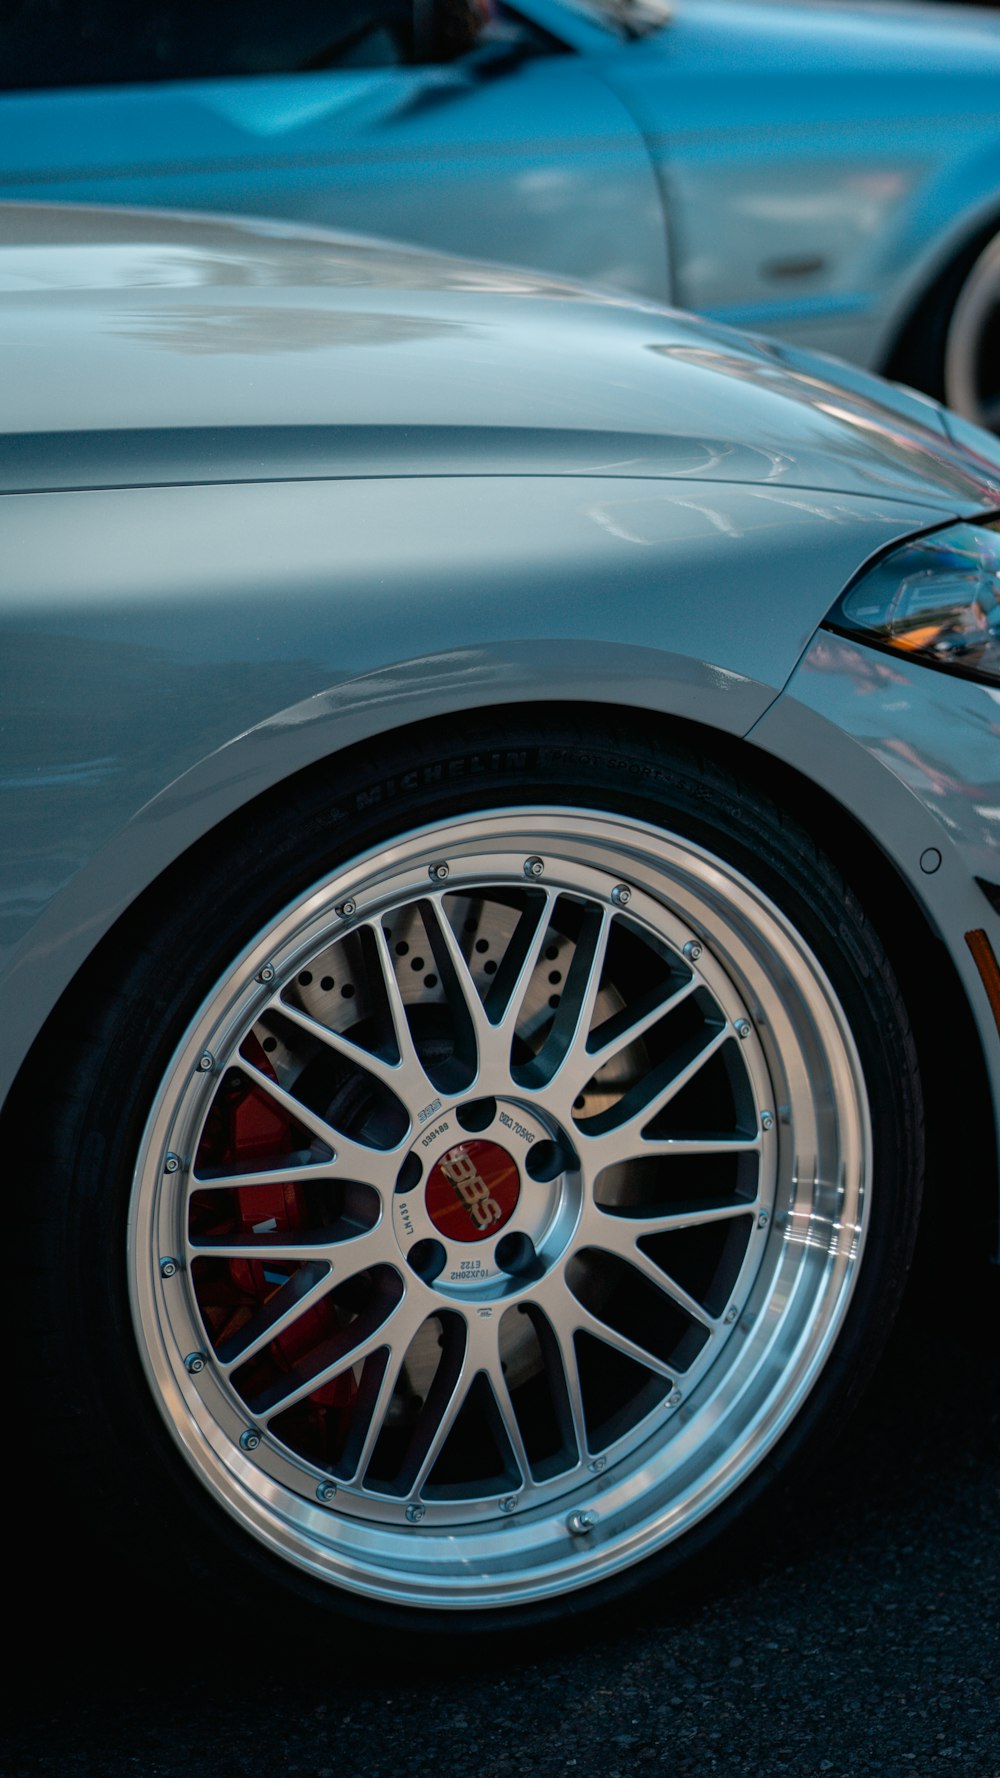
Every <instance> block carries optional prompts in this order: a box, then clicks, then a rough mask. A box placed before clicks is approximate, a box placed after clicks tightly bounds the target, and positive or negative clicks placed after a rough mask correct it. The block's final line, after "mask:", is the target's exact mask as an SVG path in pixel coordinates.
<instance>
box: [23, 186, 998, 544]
mask: <svg viewBox="0 0 1000 1778" xmlns="http://www.w3.org/2000/svg"><path fill="white" fill-rule="evenodd" d="M0 327H2V337H3V339H4V342H5V349H6V355H7V362H6V365H5V368H4V404H3V419H2V425H3V431H2V432H0V487H2V488H5V489H7V490H8V491H11V490H14V489H29V488H44V487H91V486H116V485H137V484H150V483H160V482H171V481H181V480H184V481H188V480H209V481H212V480H216V481H236V480H263V479H271V478H274V477H285V478H298V477H302V476H313V477H315V476H324V475H334V476H345V475H348V476H350V475H355V476H358V475H373V474H401V475H402V474H405V475H414V474H457V475H462V474H490V473H504V474H511V473H522V474H533V475H572V474H595V473H600V474H604V475H622V476H629V477H634V476H650V477H657V478H667V479H690V480H697V481H702V482H704V481H710V482H720V483H725V482H739V483H755V484H767V485H768V487H770V488H773V489H778V488H782V487H784V488H789V489H792V488H796V489H816V490H830V491H838V492H842V493H854V494H869V495H873V496H876V495H877V496H879V497H881V498H882V499H899V500H907V501H913V500H914V499H919V500H920V501H922V502H923V503H925V504H927V503H931V504H933V505H934V506H935V507H941V508H943V509H947V510H949V511H952V510H953V511H955V512H969V511H974V510H981V509H983V508H984V507H987V506H992V505H994V504H997V503H998V501H1000V448H998V447H997V445H996V442H995V441H994V440H992V439H990V438H988V437H987V436H986V435H985V434H979V433H975V432H973V433H972V435H971V436H972V448H971V449H970V448H968V445H966V446H962V445H959V444H958V443H956V442H955V441H954V440H953V439H952V438H951V436H950V435H949V433H948V430H947V425H946V422H945V419H944V416H943V413H942V410H941V409H940V408H938V407H937V406H936V405H935V404H934V403H933V402H929V401H926V400H924V399H923V398H922V397H919V396H916V395H914V394H911V393H909V392H904V391H901V390H893V389H891V388H890V387H889V386H888V385H886V384H882V383H879V382H877V381H876V380H875V379H873V378H870V377H867V376H865V375H863V374H862V373H859V372H857V371H852V370H849V369H848V368H847V367H846V366H841V365H835V364H834V363H833V362H832V361H830V360H825V359H819V358H814V357H810V356H807V355H805V354H799V353H794V352H791V351H789V350H788V349H786V348H783V347H779V346H776V345H772V344H770V343H767V342H764V341H760V340H750V339H747V338H745V337H744V336H742V335H740V334H738V333H735V332H733V331H732V330H730V329H726V328H723V327H719V326H715V325H708V324H704V323H701V322H698V321H697V320H695V319H693V318H691V317H688V316H684V315H680V314H677V313H675V312H672V311H669V310H664V309H661V308H658V307H656V306H655V305H652V304H647V303H642V302H636V301H633V300H629V299H627V298H624V297H621V296H616V295H614V294H604V293H601V292H594V291H589V290H586V289H583V288H582V287H578V286H575V285H572V284H569V283H562V282H559V281H556V280H553V279H550V278H543V277H538V276H532V275H530V274H524V273H521V272H515V271H508V270H506V269H503V268H497V267H493V266H488V265H483V264H478V263H473V262H469V263H466V262H462V261H457V260H451V259H447V258H444V257H443V256H439V255H435V254H428V253H422V252H416V251H411V250H409V249H406V248H402V247H398V246H395V245H392V244H389V243H378V242H371V241H367V240H361V239H351V238H339V237H334V236H330V235H327V234H323V233H319V232H316V233H312V234H310V233H309V232H307V231H301V230H297V229H293V228H288V227H285V226H283V225H280V224H277V223H274V224H272V223H266V222H261V223H255V222H251V223H246V222H243V221H229V220H225V219H220V218H215V217H187V216H184V217H180V216H172V215H168V214H164V213H162V212H161V213H152V212H151V213H148V214H147V213H140V212H129V211H99V210H87V209H83V208H80V209H72V210H68V209H67V210H62V209H56V208H52V209H48V208H45V207H42V206H20V205H12V206H9V207H4V208H3V209H2V210H0Z"/></svg>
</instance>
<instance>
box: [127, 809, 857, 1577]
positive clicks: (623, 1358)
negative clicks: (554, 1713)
mask: <svg viewBox="0 0 1000 1778" xmlns="http://www.w3.org/2000/svg"><path fill="white" fill-rule="evenodd" d="M869 1150H870V1136H869V1130H868V1114H867V1101H866V1096H865V1091H864V1086H863V1082H862V1078H861V1071H860V1065H859V1062H858V1059H857V1054H856V1051H855V1048H854V1044H853V1040H852V1038H851V1034H850V1031H849V1028H848V1025H847V1021H846V1018H845V1016H844V1014H843V1012H842V1009H841V1008H840V1006H839V1003H838V1000H837V997H836V995H835V993H834V991H833V989H832V988H831V985H830V983H829V981H828V979H827V978H826V976H825V975H824V973H823V971H822V969H821V968H820V966H819V964H818V962H817V960H816V959H815V957H814V956H813V955H812V953H811V952H810V950H809V949H808V947H807V946H806V945H805V944H804V943H803V941H802V940H801V938H800V937H799V936H798V935H797V934H796V932H795V931H794V930H793V928H792V927H791V925H790V924H789V922H788V920H787V919H786V918H785V916H784V915H783V914H782V913H781V912H780V911H779V909H778V908H777V907H776V906H775V905H774V904H773V902H771V901H770V900H768V899H767V898H766V897H765V896H764V895H763V894H762V893H761V892H760V891H759V890H758V889H756V888H755V887H754V886H753V885H752V884H751V883H750V882H749V881H747V880H746V879H745V878H744V877H742V876H741V875H739V874H738V873H737V872H735V871H734V870H733V869H732V868H731V867H730V866H729V865H728V864H726V863H724V862H722V861H720V860H719V859H718V858H714V857H711V856H709V855H708V854H706V853H704V852H702V851H700V850H699V849H698V848H697V847H695V846H693V845H691V844H689V843H687V842H686V841H683V840H681V839H678V838H674V837H671V836H670V835H668V834H664V833H662V832H660V831H658V830H655V829H653V828H650V827H647V826H645V825H643V824H641V823H638V822H634V821H631V820H626V819H622V818H618V817H615V816H608V815H602V814H596V813H591V812H589V811H585V810H573V809H550V810H544V809H543V810H520V811H519V810H514V811H504V812H501V813H489V812H487V813H483V814H479V815H476V816H470V817H467V818H461V819H456V820H454V821H451V822H448V823H447V824H444V825H441V826H439V827H434V828H424V829H421V830H419V831H415V832H413V833H410V834H407V835H404V836H403V837H401V838H400V839H399V841H398V842H396V843H394V844H393V845H391V846H389V847H383V848H381V849H380V850H379V851H378V852H377V853H373V854H371V855H368V856H366V857H361V858H358V859H357V860H355V861H353V862H352V863H351V864H350V865H348V866H346V867H345V868H344V869H342V870H340V871H338V872H337V873H336V875H335V877H333V878H331V879H330V880H329V881H328V882H326V883H324V884H322V885H320V886H319V887H317V888H316V889H315V890H313V891H311V892H310V893H309V894H307V895H305V896H304V897H303V898H302V899H301V900H300V901H298V902H297V903H296V904H295V905H293V906H291V907H289V908H287V909H286V910H285V911H284V912H283V913H282V914H281V915H280V916H279V917H278V918H277V919H276V920H275V922H274V924H273V926H271V927H270V928H269V929H268V930H267V931H265V932H263V933H262V934H261V935H260V937H259V939H258V940H257V941H256V942H255V943H254V944H253V945H252V946H251V947H250V948H249V949H248V951H247V952H246V953H244V955H243V956H242V957H241V958H240V959H238V960H237V962H236V963H235V965H234V967H233V969H232V970H231V972H229V973H228V974H227V975H226V977H225V978H224V979H223V980H222V981H220V982H219V983H218V984H217V986H216V987H215V988H214V990H213V991H212V992H211V993H210V994H209V996H208V998H207V999H206V1001H205V1002H204V1004H203V1006H202V1008H201V1010H200V1012H199V1014H198V1016H197V1018H196V1019H195V1020H194V1022H193V1024H192V1026H191V1028H190V1030H189V1031H188V1033H187V1035H186V1037H185V1039H184V1041H183V1043H182V1044H181V1046H180V1048H179V1050H178V1051H177V1053H176V1055H175V1057H174V1060H173V1063H172V1064H171V1067H170V1069H169V1071H168V1073H167V1076H166V1079H165V1080H164V1082H163V1085H162V1088H161V1091H160V1093H159V1095H158V1097H157V1101H156V1104H155V1106H154V1109H153V1112H152V1114H151V1116H150V1119H149V1123H148V1125H147V1128H146V1132H145V1135H144V1139H143V1142H142V1147H141V1152H140V1157H139V1163H138V1167H137V1172H136V1178H135V1184H134V1191H133V1207H132V1217H131V1225H130V1232H129V1265H130V1290H131V1301H132V1312H133V1320H134V1326H135V1330H136V1335H137V1338H138V1342H139V1346H140V1350H141V1353H142V1356H143V1361H144V1364H145V1367H146V1371H147V1375H148V1377H149V1381H150V1384H151V1386H152V1389H153V1392H154V1395H155V1397H156V1400H157V1402H158V1404H159V1407H160V1409H161V1412H162V1413H163V1415H164V1417H165V1419H166V1421H167V1424H168V1426H169V1427H170V1429H171V1431H172V1432H173V1434H174V1436H175V1438H176V1440H177V1441H178V1443H179V1445H180V1446H181V1448H182V1450H183V1452H184V1454H185V1456H186V1458H187V1460H188V1462H189V1463H190V1464H191V1465H192V1466H193V1468H194V1470H195V1471H196V1473H197V1474H198V1476H199V1477H200V1479H201V1481H202V1482H203V1483H204V1485H205V1486H206V1487H207V1488H208V1489H209V1491H210V1492H211V1494H212V1495H213V1496H214V1497H215V1498H216V1500H217V1501H219V1502H220V1503H221V1504H222V1505H224V1506H225V1507H226V1508H227V1510H228V1511H229V1512H230V1513H231V1514H233V1515H234V1516H235V1518H236V1519H237V1520H239V1521H240V1522H241V1524H242V1525H243V1526H244V1527H245V1529H246V1530H247V1531H248V1532H249V1533H251V1534H252V1535H253V1536H254V1537H255V1538H257V1539H259V1540H260V1542H261V1543H262V1544H264V1545H265V1546H267V1547H268V1548H269V1549H270V1550H272V1551H274V1552H277V1553H278V1554H280V1555H282V1556H283V1557H285V1558H286V1559H287V1560H289V1561H291V1562H292V1563H295V1564H297V1565H298V1566H299V1567H301V1568H302V1569H304V1570H306V1571H308V1572H309V1573H311V1574H312V1575H314V1576H316V1577H320V1578H322V1579H325V1580H327V1581H329V1582H331V1583H333V1584H335V1585H337V1586H340V1587H342V1588H347V1589H350V1590H353V1591H354V1592H357V1593H360V1594H363V1595H366V1596H368V1597H370V1598H374V1599H378V1600H382V1601H389V1602H393V1603H395V1604H397V1605H406V1606H414V1607H420V1606H424V1607H435V1608H438V1609H441V1608H444V1609H449V1608H450V1609H458V1610H460V1609H462V1608H465V1609H472V1608H477V1609H483V1608H491V1607H502V1606H513V1605H518V1604H526V1603H531V1602H535V1601H541V1600H545V1599H549V1598H552V1597H553V1596H556V1595H558V1594H560V1593H562V1592H566V1591H570V1590H572V1589H575V1588H579V1587H582V1586H585V1585H588V1584H590V1583H592V1582H595V1581H597V1580H600V1579H602V1578H605V1577H608V1576H611V1575H613V1574H615V1573H617V1572H619V1571H620V1570H622V1569H624V1568H626V1567H628V1566H630V1565H632V1564H634V1563H636V1562H638V1561H640V1560H641V1559H643V1558H644V1557H645V1556H648V1555H650V1554H652V1553H653V1552H654V1551H656V1550H657V1549H659V1548H661V1547H662V1546H663V1545H664V1544H666V1543H668V1542H669V1541H671V1540H672V1539H674V1538H676V1537H678V1536H679V1535H680V1534H681V1533H683V1532H684V1531H686V1530H688V1529H689V1528H690V1527H691V1526H692V1525H694V1524H695V1523H696V1522H697V1521H698V1520H700V1519H701V1518H703V1517H704V1515H705V1514H707V1513H709V1512H710V1511H711V1510H712V1509H713V1508H714V1507H715V1506H717V1505H718V1504H719V1503H720V1502H721V1501H722V1500H724V1499H725V1498H726V1497H727V1496H728V1495H729V1494H730V1493H731V1492H732V1491H733V1489H734V1488H736V1487H737V1486H738V1485H739V1484H740V1483H741V1482H742V1481H743V1480H744V1478H745V1477H746V1476H747V1475H748V1474H749V1473H750V1471H751V1470H752V1469H753V1468H754V1466H755V1465H756V1464H757V1463H758V1462H759V1461H760V1459H761V1458H762V1457H763V1456H764V1455H765V1453H766V1452H767V1451H768V1450H769V1449H770V1448H771V1447H772V1446H773V1444H774V1443H775V1441H776V1440H777V1438H778V1437H779V1436H780V1434H781V1433H782V1432H783V1431H784V1429H785V1428H786V1427H787V1426H788V1424H789V1423H790V1422H791V1420H792V1419H793V1418H794V1416H795V1414H796V1413H797V1411H798V1410H799V1408H800V1407H801V1406H802V1404H803V1402H804V1401H805V1399H806V1397H807V1396H808V1394H809V1392H810V1390H811V1388H812V1386H813V1384H814V1382H815V1380H816V1378H817V1376H818V1373H819V1371H820V1369H821V1367H822V1365H823V1363H824V1361H825V1359H826V1357H827V1356H828V1354H829V1352H830V1350H831V1347H832V1345H833V1343H834V1340H835V1338H836V1336H837V1333H838V1331H839V1329H840V1327H841V1325H842V1323H843V1319H844V1315H845V1313H846V1309H847V1305H848V1301H849V1298H850V1294H851V1289H852V1286H853V1282H854V1277H855V1274H856V1270H857V1266H858V1262H859V1259H860V1256H861V1251H862V1245H863V1238H864V1228H865V1219H866V1211H867V1205H868V1198H869V1192H868V1173H869Z"/></svg>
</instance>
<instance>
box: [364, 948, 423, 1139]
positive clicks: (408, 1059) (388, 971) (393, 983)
mask: <svg viewBox="0 0 1000 1778" xmlns="http://www.w3.org/2000/svg"><path fill="white" fill-rule="evenodd" d="M370 931H371V933H372V935H373V937H374V939H375V947H376V950H377V952H378V959H379V965H380V968H381V971H382V985H383V987H384V989H385V996H386V1001H387V1002H388V1007H389V1017H390V1019H391V1021H392V1034H393V1037H394V1038H395V1041H396V1048H397V1050H398V1051H399V1063H398V1069H399V1072H398V1074H396V1075H393V1076H392V1077H391V1078H390V1077H389V1076H388V1075H387V1076H386V1084H387V1085H388V1086H391V1087H392V1089H393V1091H394V1092H396V1093H398V1095H399V1097H400V1098H401V1099H402V1101H403V1103H404V1105H405V1106H406V1109H407V1111H408V1112H409V1113H410V1115H411V1117H412V1115H413V1112H414V1107H415V1106H420V1105H424V1104H426V1102H427V1098H428V1095H431V1094H433V1092H434V1090H435V1089H434V1084H433V1082H432V1081H431V1079H430V1077H429V1075H428V1074H427V1071H426V1069H425V1068H424V1065H423V1063H422V1061H421V1060H420V1055H419V1053H418V1051H417V1047H416V1045H415V1043H414V1041H413V1036H412V1033H411V1031H410V1021H409V1019H408V1018H407V1016H406V1003H405V1001H404V1000H403V996H402V994H401V993H400V988H399V980H398V978H397V976H396V970H395V967H394V965H393V961H392V952H391V951H390V949H389V941H388V939H387V938H386V936H385V931H384V929H383V926H382V922H381V921H380V920H373V921H372V922H371V925H370Z"/></svg>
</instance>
